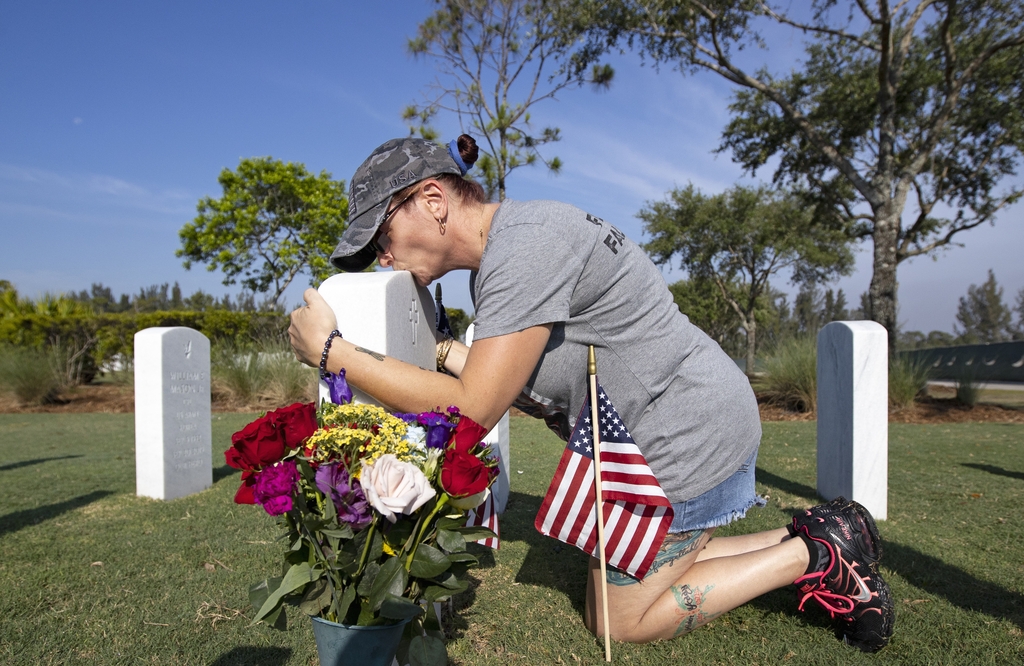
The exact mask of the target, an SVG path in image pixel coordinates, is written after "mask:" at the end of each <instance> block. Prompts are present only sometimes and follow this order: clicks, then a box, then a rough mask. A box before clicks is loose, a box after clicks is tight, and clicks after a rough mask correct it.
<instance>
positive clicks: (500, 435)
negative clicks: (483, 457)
mask: <svg viewBox="0 0 1024 666" xmlns="http://www.w3.org/2000/svg"><path fill="white" fill-rule="evenodd" d="M473 332H474V326H473V324H470V325H469V328H467V329H466V344H467V345H470V346H472V344H473ZM484 443H485V444H487V445H488V446H493V447H495V448H496V449H497V450H498V469H499V470H501V473H500V474H498V478H497V480H495V482H494V486H493V487H492V488H491V492H493V493H494V510H495V511H496V512H497V513H498V514H499V515H500V514H502V513H505V505H506V504H508V492H509V487H508V482H509V476H508V472H509V460H510V458H509V445H508V412H507V411H506V412H505V413H504V414H503V415H502V417H501V419H500V420H499V421H498V423H497V425H495V426H494V427H493V428H491V431H490V432H488V433H487V436H486V437H484Z"/></svg>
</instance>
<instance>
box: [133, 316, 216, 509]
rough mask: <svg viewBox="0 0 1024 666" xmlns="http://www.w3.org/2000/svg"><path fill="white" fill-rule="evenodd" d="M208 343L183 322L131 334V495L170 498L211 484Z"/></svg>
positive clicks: (197, 490) (202, 336)
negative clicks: (133, 392) (133, 400)
mask: <svg viewBox="0 0 1024 666" xmlns="http://www.w3.org/2000/svg"><path fill="white" fill-rule="evenodd" d="M210 441H211V435H210V341H209V340H208V339H207V338H206V336H205V335H203V334H202V333H200V332H199V331H196V330H193V329H191V328H185V327H181V326H174V327H166V328H147V329H145V330H142V331H139V332H138V333H136V334H135V493H136V494H137V495H142V496H145V497H154V498H156V499H163V500H170V499H176V498H178V497H184V496H185V495H191V494H192V493H196V492H199V491H200V490H204V489H206V488H209V487H210V486H211V485H213V464H212V457H211V451H210Z"/></svg>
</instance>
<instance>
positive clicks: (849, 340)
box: [818, 321, 889, 520]
mask: <svg viewBox="0 0 1024 666" xmlns="http://www.w3.org/2000/svg"><path fill="white" fill-rule="evenodd" d="M888 475H889V350H888V335H887V333H886V330H885V327H883V326H882V325H881V324H878V323H876V322H873V321H837V322H832V323H831V324H828V325H827V326H825V327H824V328H822V329H821V331H820V332H819V333H818V493H819V494H821V496H822V497H824V498H826V499H833V498H835V497H837V496H839V495H842V496H844V497H846V498H847V499H852V500H856V501H858V502H860V503H861V504H863V505H864V506H865V507H867V509H868V510H869V511H870V512H871V513H872V514H873V515H874V517H875V518H876V519H878V520H885V519H886V516H887V511H888V499H887V494H888Z"/></svg>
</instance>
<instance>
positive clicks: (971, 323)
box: [953, 269, 1014, 344]
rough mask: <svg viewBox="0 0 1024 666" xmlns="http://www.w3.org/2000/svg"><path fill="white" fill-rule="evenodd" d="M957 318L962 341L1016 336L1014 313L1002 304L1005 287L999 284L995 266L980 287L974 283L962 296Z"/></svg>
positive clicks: (996, 340) (1006, 338)
mask: <svg viewBox="0 0 1024 666" xmlns="http://www.w3.org/2000/svg"><path fill="white" fill-rule="evenodd" d="M956 321H957V325H955V326H954V327H953V330H954V331H955V332H956V334H957V335H958V336H959V338H960V342H962V343H968V344H972V343H979V342H980V343H988V342H1005V341H1007V340H1011V339H1013V333H1014V331H1013V315H1012V313H1011V312H1010V308H1008V307H1006V304H1005V303H1003V288H1002V287H1000V286H999V285H998V284H997V283H996V276H995V273H993V272H992V269H989V271H988V279H987V280H985V282H983V283H982V284H981V285H980V286H979V285H974V284H972V285H971V286H970V287H968V288H967V295H966V296H961V297H960V302H959V304H958V305H957V308H956Z"/></svg>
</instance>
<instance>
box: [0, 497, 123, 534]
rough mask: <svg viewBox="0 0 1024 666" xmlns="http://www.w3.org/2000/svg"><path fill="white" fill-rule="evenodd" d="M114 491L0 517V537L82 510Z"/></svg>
mask: <svg viewBox="0 0 1024 666" xmlns="http://www.w3.org/2000/svg"><path fill="white" fill-rule="evenodd" d="M113 494H114V493H113V491H110V490H94V491H93V492H91V493H88V494H87V495H79V496H78V497H72V498H71V499H69V500H64V501H63V502H56V503H54V504H47V505H45V506H39V507H36V508H34V509H24V510H22V511H15V512H14V513H9V514H7V515H6V516H0V536H3V535H5V534H9V533H11V532H17V531H18V530H20V529H22V528H25V527H31V526H32V525H37V524H39V523H41V522H43V521H44V520H50V519H52V518H56V517H57V516H59V515H61V514H64V513H67V512H68V511H74V510H75V509H80V508H82V507H83V506H87V505H89V504H92V503H93V502H95V501H97V500H100V499H103V498H104V497H106V496H107V495H113Z"/></svg>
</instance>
